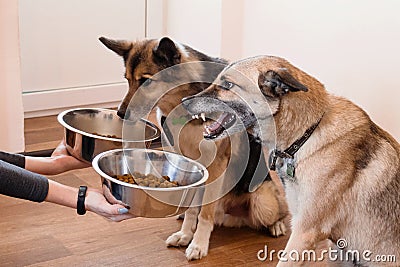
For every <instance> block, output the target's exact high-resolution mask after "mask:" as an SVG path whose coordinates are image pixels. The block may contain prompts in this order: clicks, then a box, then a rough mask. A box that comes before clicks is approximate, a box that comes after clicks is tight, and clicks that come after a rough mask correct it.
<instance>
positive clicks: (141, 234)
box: [0, 117, 324, 267]
mask: <svg viewBox="0 0 400 267" xmlns="http://www.w3.org/2000/svg"><path fill="white" fill-rule="evenodd" d="M25 127H26V147H27V151H34V150H44V149H49V148H54V147H55V146H56V145H57V143H58V142H59V141H60V140H61V138H62V128H61V127H60V126H59V125H58V124H57V122H56V118H55V117H45V118H38V119H28V120H26V123H25ZM50 178H51V179H54V180H56V181H58V182H61V183H64V184H67V185H71V186H75V187H78V186H79V185H89V186H92V187H100V181H99V177H98V175H97V174H96V173H95V172H94V170H93V169H92V168H88V169H84V170H75V171H71V172H68V173H65V174H62V175H57V176H52V177H50ZM0 214H1V216H0V236H1V242H0V266H1V267H3V266H190V265H196V266H275V265H276V262H277V261H276V259H275V261H274V262H270V261H268V260H267V261H264V262H262V261H260V260H258V259H257V252H258V251H259V250H263V249H264V248H265V246H266V245H267V246H268V250H269V251H271V250H272V249H274V250H276V251H278V250H280V249H283V248H284V246H285V244H286V242H287V240H288V236H284V237H279V238H272V237H270V236H268V234H267V233H265V232H261V231H255V230H251V229H248V228H242V229H232V228H217V229H215V230H214V232H213V233H212V236H211V240H210V249H209V254H208V256H207V257H205V258H203V259H201V260H198V261H191V262H188V261H187V260H186V258H185V255H184V252H185V248H184V247H181V248H167V247H166V245H165V240H166V238H167V237H168V236H169V235H170V234H171V233H173V232H175V231H178V230H179V229H180V226H181V223H182V221H180V220H177V219H176V218H175V217H174V218H166V219H146V218H134V219H131V220H127V221H123V222H120V223H114V222H110V221H107V220H105V219H103V218H102V217H100V216H97V215H96V214H91V213H90V212H89V213H87V214H86V215H85V216H78V215H76V212H75V210H72V209H69V208H66V207H62V206H58V205H54V204H50V203H40V204H38V203H33V202H29V201H24V200H18V199H13V198H9V197H6V196H0ZM275 258H276V257H275ZM309 266H316V264H310V265H309ZM318 266H324V265H319V264H318Z"/></svg>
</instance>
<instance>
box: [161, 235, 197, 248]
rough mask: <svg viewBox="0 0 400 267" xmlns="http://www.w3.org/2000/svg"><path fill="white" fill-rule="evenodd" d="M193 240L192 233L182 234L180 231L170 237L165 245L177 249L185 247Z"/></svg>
mask: <svg viewBox="0 0 400 267" xmlns="http://www.w3.org/2000/svg"><path fill="white" fill-rule="evenodd" d="M192 238H193V233H192V232H190V233H184V232H182V231H179V232H176V233H174V234H172V235H170V236H169V237H168V238H167V240H166V241H165V243H166V244H167V246H174V247H179V246H187V245H188V244H189V242H190V241H191V240H192Z"/></svg>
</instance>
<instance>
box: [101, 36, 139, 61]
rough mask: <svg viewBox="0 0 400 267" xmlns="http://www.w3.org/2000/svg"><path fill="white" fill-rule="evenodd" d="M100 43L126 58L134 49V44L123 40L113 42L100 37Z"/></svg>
mask: <svg viewBox="0 0 400 267" xmlns="http://www.w3.org/2000/svg"><path fill="white" fill-rule="evenodd" d="M99 40H100V42H102V43H103V44H104V45H105V46H107V48H109V49H111V50H112V51H114V52H115V53H117V54H118V55H120V56H122V57H124V58H126V56H127V55H128V53H129V51H130V50H131V48H132V43H131V42H128V41H123V40H112V39H107V38H106V37H100V38H99Z"/></svg>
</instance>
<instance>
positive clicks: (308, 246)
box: [277, 225, 327, 267]
mask: <svg viewBox="0 0 400 267" xmlns="http://www.w3.org/2000/svg"><path fill="white" fill-rule="evenodd" d="M326 238H327V235H325V234H322V233H321V232H320V231H319V230H317V229H315V228H310V229H304V227H299V226H298V225H293V227H292V234H291V235H290V238H289V241H288V243H287V244H286V247H285V250H284V253H282V254H281V255H280V258H279V263H278V265H277V267H283V266H285V267H286V266H303V265H305V264H306V263H311V262H315V259H313V258H311V259H310V258H309V257H313V256H314V255H315V257H317V258H318V255H316V251H315V249H316V246H317V243H318V242H319V241H322V240H324V239H326Z"/></svg>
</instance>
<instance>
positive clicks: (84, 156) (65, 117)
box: [58, 108, 160, 163]
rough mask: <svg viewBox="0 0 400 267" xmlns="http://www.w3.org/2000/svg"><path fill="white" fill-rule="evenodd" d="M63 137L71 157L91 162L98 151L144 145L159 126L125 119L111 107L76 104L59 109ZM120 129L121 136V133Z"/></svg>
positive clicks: (158, 134) (156, 134)
mask: <svg viewBox="0 0 400 267" xmlns="http://www.w3.org/2000/svg"><path fill="white" fill-rule="evenodd" d="M58 122H59V123H60V124H61V125H62V126H64V128H65V131H64V140H65V142H66V147H67V150H68V152H69V153H70V154H71V155H73V156H74V157H76V158H78V159H80V160H83V161H86V162H89V163H90V162H91V161H92V160H93V158H94V157H95V156H96V155H98V154H99V153H101V152H104V151H107V150H111V149H116V148H129V147H131V148H143V147H148V146H149V145H150V143H151V141H153V140H155V139H157V138H158V137H159V136H160V131H159V129H158V128H157V127H156V126H155V125H154V124H152V123H151V122H149V121H146V120H144V119H142V120H138V121H135V122H133V121H126V120H123V119H121V118H120V117H119V116H118V115H117V112H116V111H115V110H109V109H101V108H78V109H71V110H66V111H63V112H61V113H60V114H59V115H58ZM122 133H124V136H123V135H122Z"/></svg>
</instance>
